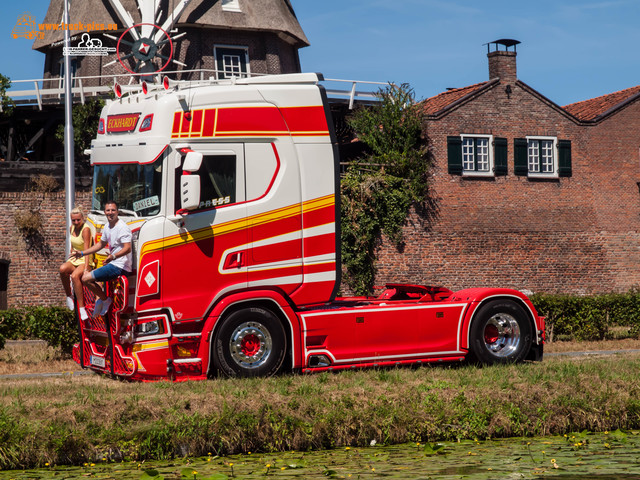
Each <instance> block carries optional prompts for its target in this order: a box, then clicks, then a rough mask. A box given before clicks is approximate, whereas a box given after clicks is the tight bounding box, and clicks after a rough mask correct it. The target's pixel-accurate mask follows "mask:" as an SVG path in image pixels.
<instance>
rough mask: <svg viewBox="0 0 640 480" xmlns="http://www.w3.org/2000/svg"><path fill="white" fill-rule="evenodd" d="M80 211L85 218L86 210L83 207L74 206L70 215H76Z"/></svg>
mask: <svg viewBox="0 0 640 480" xmlns="http://www.w3.org/2000/svg"><path fill="white" fill-rule="evenodd" d="M77 213H79V214H80V215H81V216H82V218H84V212H83V211H82V209H81V208H80V207H73V210H71V212H69V215H74V214H77Z"/></svg>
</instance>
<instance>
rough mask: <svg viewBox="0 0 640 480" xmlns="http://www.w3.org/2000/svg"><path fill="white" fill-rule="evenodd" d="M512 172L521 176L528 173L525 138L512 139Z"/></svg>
mask: <svg viewBox="0 0 640 480" xmlns="http://www.w3.org/2000/svg"><path fill="white" fill-rule="evenodd" d="M513 173H515V174H516V175H521V176H522V175H524V176H526V175H527V174H528V173H529V164H528V161H527V139H526V138H514V139H513Z"/></svg>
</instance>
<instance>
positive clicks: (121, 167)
mask: <svg viewBox="0 0 640 480" xmlns="http://www.w3.org/2000/svg"><path fill="white" fill-rule="evenodd" d="M163 160H164V155H161V156H160V158H158V159H157V160H156V161H155V162H153V163H148V164H144V165H141V164H139V163H121V164H109V165H95V166H94V168H93V199H92V202H91V208H92V209H93V210H100V211H102V210H104V205H105V203H106V202H107V200H115V202H116V203H117V204H118V208H119V209H121V210H130V211H133V212H135V213H136V215H139V216H144V217H146V216H152V215H157V214H158V213H159V212H160V199H161V197H160V195H161V193H162V162H163Z"/></svg>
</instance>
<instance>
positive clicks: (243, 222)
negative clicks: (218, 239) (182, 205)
mask: <svg viewBox="0 0 640 480" xmlns="http://www.w3.org/2000/svg"><path fill="white" fill-rule="evenodd" d="M332 205H334V196H333V194H331V195H326V196H324V197H320V198H314V199H313V200H308V201H306V202H304V203H303V204H302V211H303V212H312V211H314V210H318V209H320V208H324V207H328V206H332ZM298 214H300V205H299V204H295V205H290V206H288V207H283V208H278V209H276V210H271V211H269V212H265V213H259V214H257V215H253V216H251V217H247V218H241V219H238V220H232V221H230V222H226V223H221V224H219V225H213V226H207V227H205V228H201V229H198V230H194V231H192V232H186V233H182V234H177V235H173V236H171V237H167V238H161V239H159V240H153V241H151V242H147V243H145V244H144V245H143V246H142V249H141V250H140V258H142V257H143V256H144V255H147V254H149V253H152V252H156V251H158V250H162V249H163V248H171V247H174V246H176V245H184V244H187V243H193V242H198V241H201V240H205V239H207V238H211V237H212V236H217V235H224V234H228V233H232V232H236V231H239V230H243V229H246V228H247V226H248V225H252V226H256V225H264V224H267V223H270V222H273V221H276V220H282V219H284V218H289V217H293V216H296V215H298Z"/></svg>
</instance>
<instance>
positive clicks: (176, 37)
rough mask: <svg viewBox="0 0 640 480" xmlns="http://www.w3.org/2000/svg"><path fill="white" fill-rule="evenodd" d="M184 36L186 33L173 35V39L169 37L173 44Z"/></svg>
mask: <svg viewBox="0 0 640 480" xmlns="http://www.w3.org/2000/svg"><path fill="white" fill-rule="evenodd" d="M186 34H187V32H182V33H179V34H178V35H174V36H173V37H171V40H172V41H173V42H175V41H176V40H178V39H179V38H182V37H184V36H185V35H186Z"/></svg>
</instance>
